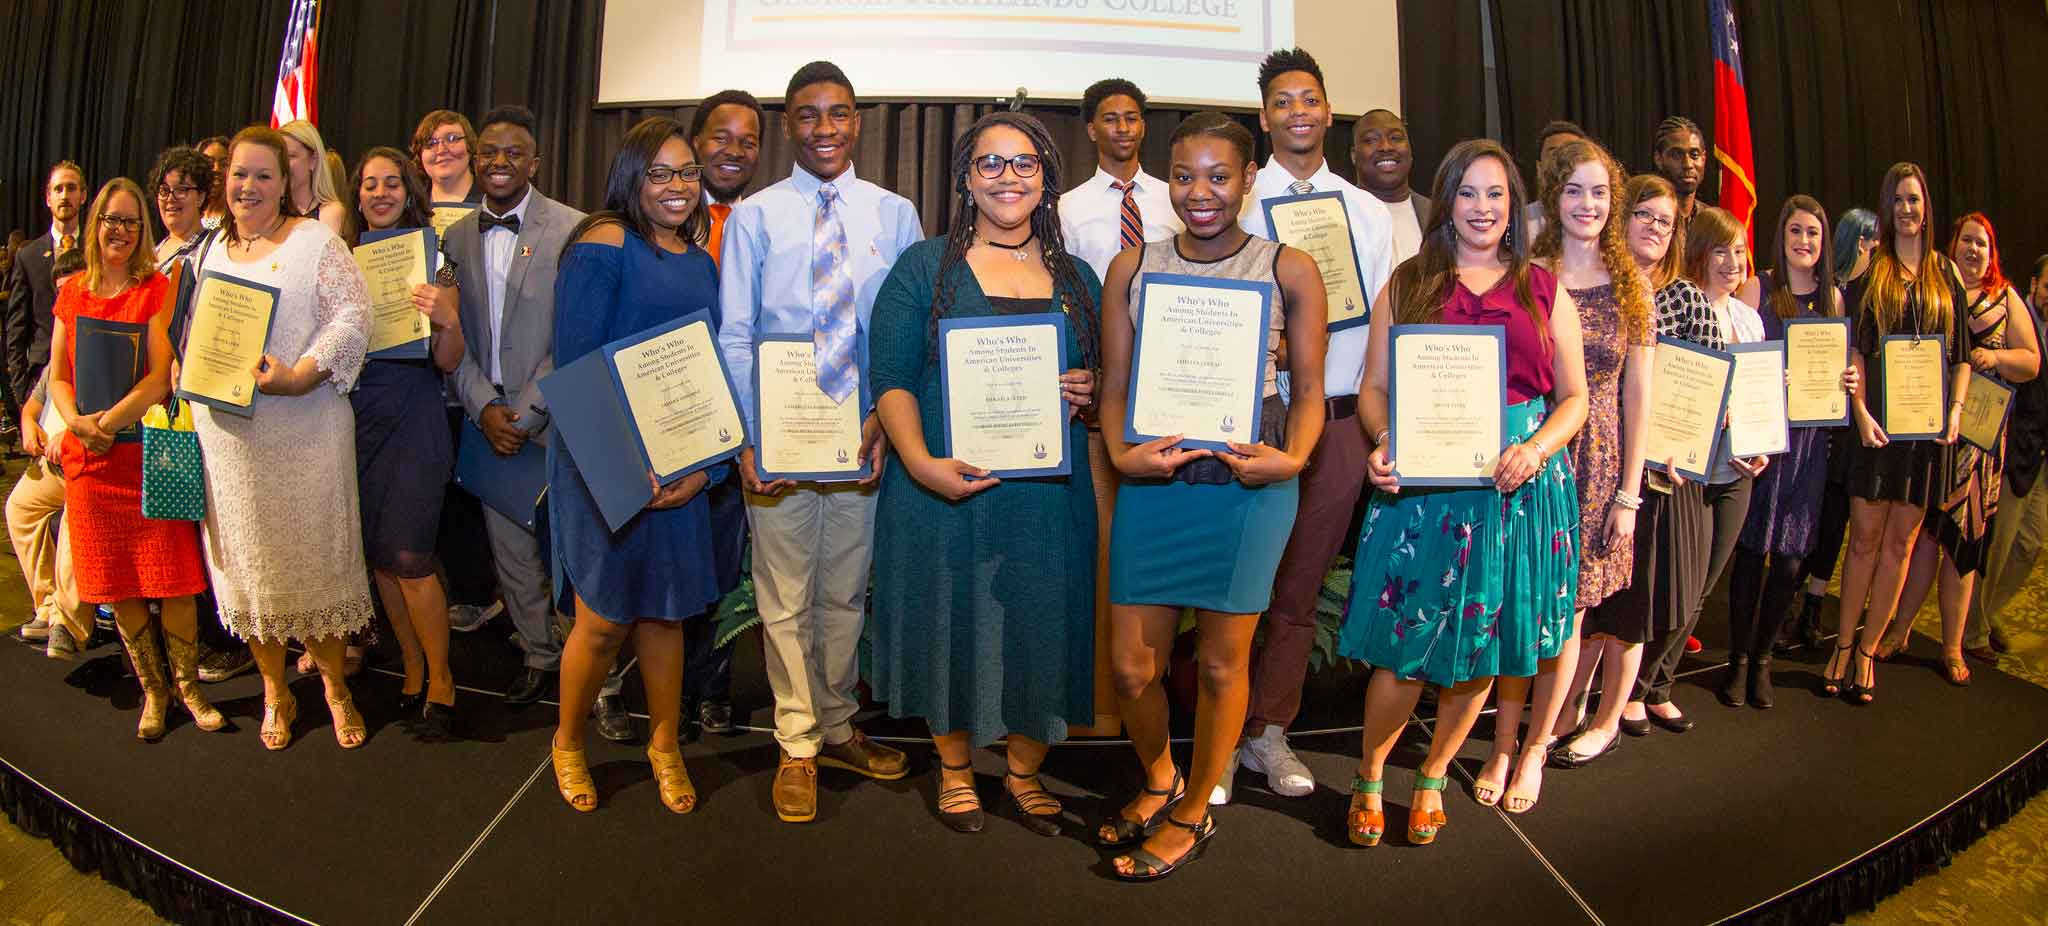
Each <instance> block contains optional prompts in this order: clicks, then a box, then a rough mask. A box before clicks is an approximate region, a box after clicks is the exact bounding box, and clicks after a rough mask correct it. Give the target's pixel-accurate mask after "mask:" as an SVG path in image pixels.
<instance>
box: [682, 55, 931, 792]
mask: <svg viewBox="0 0 2048 926" xmlns="http://www.w3.org/2000/svg"><path fill="white" fill-rule="evenodd" d="M783 99H784V106H785V109H786V112H787V113H788V117H787V119H786V120H785V124H786V126H787V129H788V132H789V140H790V143H791V144H792V146H794V147H795V149H796V168H795V170H793V171H792V172H791V174H790V176H789V177H788V178H787V179H785V180H783V181H781V182H779V183H776V184H775V185H773V186H771V187H769V188H767V189H765V190H762V191H761V192H760V193H757V194H755V195H754V196H752V197H749V198H748V199H747V200H745V201H744V202H741V203H740V204H739V205H737V206H734V207H733V210H732V215H731V216H730V217H729V218H728V219H727V220H726V226H725V240H724V242H723V253H722V255H721V258H722V259H721V260H720V262H719V268H720V270H719V272H720V287H719V288H720V295H719V299H720V304H721V308H722V310H723V322H722V325H721V327H720V329H719V332H718V344H719V350H720V351H721V352H723V354H724V355H725V362H726V366H727V369H729V370H730V371H731V374H732V382H733V386H734V388H735V391H736V392H737V393H738V395H739V400H740V410H741V413H742V414H744V415H746V416H747V421H748V425H749V428H750V430H752V432H753V433H759V428H758V424H759V421H760V418H759V409H758V408H757V407H756V405H755V395H754V391H753V383H754V339H755V338H756V337H757V336H759V335H764V334H811V335H814V336H815V337H817V338H818V339H819V341H820V353H819V367H820V372H821V376H820V385H821V386H822V387H825V388H827V391H828V393H829V392H830V391H831V389H832V388H833V387H834V386H836V387H838V388H840V389H842V390H846V391H847V394H845V396H844V398H843V399H841V401H846V402H858V401H860V392H859V390H858V388H851V387H854V386H857V377H859V376H865V375H867V374H866V372H865V369H864V368H865V344H866V343H867V337H866V335H867V327H868V315H869V313H870V312H871V311H872V310H873V309H874V305H875V293H876V292H877V291H878V290H880V289H881V287H882V280H883V279H884V278H885V277H887V276H888V273H889V268H890V266H891V265H893V264H895V262H896V257H897V255H899V254H901V253H903V250H904V249H905V248H908V247H910V246H911V245H912V244H915V243H916V242H918V241H920V240H923V238H924V229H923V227H922V226H920V225H919V224H918V220H917V209H916V207H914V206H912V205H911V204H910V201H909V200H907V199H904V198H903V197H901V196H897V195H896V194H894V193H891V192H889V191H887V190H884V189H882V188H881V187H878V186H876V185H874V184H872V183H869V182H867V181H865V180H861V179H859V178H858V177H856V176H855V175H854V172H853V149H854V146H855V145H856V144H858V143H859V141H860V112H859V110H858V109H857V108H856V104H855V101H854V96H853V84H852V83H851V82H850V81H848V80H847V77H846V74H845V73H844V72H842V71H841V70H840V69H839V68H838V67H837V66H836V65H833V64H832V63H830V62H826V61H817V62H812V63H810V64H807V65H804V66H803V67H802V68H801V69H799V70H798V71H797V72H796V75H795V76H794V77H792V78H790V81H789V90H788V92H787V94H786V95H785V96H784V98H783ZM814 280H816V281H818V282H817V283H816V284H814V282H813V281H814ZM828 368H830V370H831V371H832V374H833V375H829V376H828V375H827V374H828ZM828 379H829V380H830V381H831V383H832V384H833V385H832V386H826V383H827V381H828ZM864 412H865V414H866V419H865V421H864V424H863V431H864V440H863V442H862V445H861V452H862V454H864V455H866V456H867V457H868V459H869V461H870V462H871V463H872V465H873V466H872V468H873V473H874V475H873V476H871V477H869V478H868V479H867V480H865V481H863V482H861V483H859V484H857V485H856V484H844V483H842V484H835V485H818V484H803V485H799V484H797V483H794V482H791V481H789V480H785V479H778V480H776V481H774V482H766V483H764V482H763V481H762V480H761V474H760V470H759V468H758V467H757V466H756V465H755V462H754V453H753V450H752V449H751V448H749V449H747V450H745V451H742V452H741V456H740V466H739V470H740V478H741V480H742V482H743V484H744V485H745V487H746V489H747V519H748V522H749V524H750V525H751V526H752V527H753V533H754V561H753V568H754V590H755V595H756V597H757V600H758V604H759V608H760V612H761V629H762V635H761V636H762V648H763V649H764V650H765V651H766V655H767V661H768V685H769V687H770V688H771V689H773V690H774V693H775V739H776V741H777V743H779V744H780V745H781V747H782V757H781V762H780V764H779V765H778V766H777V768H776V771H775V784H774V788H773V795H772V796H773V803H774V804H775V813H776V816H778V817H780V818H781V819H782V820H784V821H785V822H790V823H803V822H808V821H809V820H811V819H813V818H814V817H815V816H816V815H817V777H818V766H820V765H823V766H826V767H828V768H840V769H846V770H848V771H852V772H856V773H858V774H862V775H866V776H867V777H869V778H875V779H880V780H893V779H897V778H902V777H903V776H904V775H905V774H906V773H907V771H908V765H907V763H906V762H905V760H904V756H903V753H901V752H899V751H897V750H895V749H891V748H889V747H887V746H882V745H879V744H877V743H874V742H871V741H869V740H868V739H867V738H866V737H865V736H863V735H861V733H860V731H859V730H856V729H854V727H853V723H852V721H853V715H854V712H855V711H856V710H858V709H859V707H860V702H859V699H858V697H857V696H856V695H855V694H854V686H855V684H856V683H858V682H859V680H860V664H859V659H860V657H859V649H858V647H859V644H860V629H861V620H862V616H863V614H864V613H865V611H866V602H867V588H868V566H869V563H870V560H871V555H872V546H873V540H874V533H875V488H874V484H875V482H876V481H877V479H879V478H880V476H881V473H882V459H883V457H885V456H886V455H887V453H888V446H887V444H888V441H887V440H886V438H884V437H883V435H882V428H881V422H880V421H879V420H878V419H877V418H876V417H875V415H874V411H873V410H872V409H865V410H864Z"/></svg>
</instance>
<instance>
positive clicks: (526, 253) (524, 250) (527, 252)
mask: <svg viewBox="0 0 2048 926" xmlns="http://www.w3.org/2000/svg"><path fill="white" fill-rule="evenodd" d="M519 256H520V257H532V256H533V245H530V244H522V245H520V246H519Z"/></svg>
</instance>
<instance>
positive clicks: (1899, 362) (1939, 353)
mask: <svg viewBox="0 0 2048 926" xmlns="http://www.w3.org/2000/svg"><path fill="white" fill-rule="evenodd" d="M1947 353H1948V352H1947V350H1945V349H1944V345H1943V343H1942V339H1941V338H1938V337H1913V336H1912V335H1892V336H1890V337H1887V338H1885V340H1884V355H1883V356H1884V361H1883V362H1884V431H1885V434H1886V435H1887V436H1889V437H1891V438H1893V439H1904V440H1926V439H1930V438H1934V437H1939V436H1940V435H1941V429H1942V425H1943V423H1944V422H1943V418H1942V413H1943V412H1944V411H1946V409H1944V408H1943V407H1942V406H1943V403H1945V402H1946V401H1947V400H1948V383H1947V381H1946V379H1945V377H1947V376H1948V357H1947Z"/></svg>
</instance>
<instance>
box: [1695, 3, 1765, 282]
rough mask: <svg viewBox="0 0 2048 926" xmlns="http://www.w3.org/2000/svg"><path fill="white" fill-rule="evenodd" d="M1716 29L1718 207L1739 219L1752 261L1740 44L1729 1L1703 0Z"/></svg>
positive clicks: (1750, 163) (1752, 208)
mask: <svg viewBox="0 0 2048 926" xmlns="http://www.w3.org/2000/svg"><path fill="white" fill-rule="evenodd" d="M1707 17H1708V18H1709V19H1710V20H1711V23H1710V25H1711V26H1712V29H1713V34H1714V160H1716V161H1719V162H1720V164H1721V197H1720V199H1721V208H1723V209H1726V210H1728V211H1729V212H1732V213H1735V217H1736V218H1738V219H1741V220H1742V228H1743V233H1744V234H1745V235H1746V236H1747V237H1748V239H1749V240H1748V241H1746V242H1744V243H1745V244H1746V245H1747V246H1748V248H1749V252H1750V260H1751V263H1752V266H1753V265H1754V262H1755V259H1756V258H1755V255H1756V222H1755V219H1756V158H1755V157H1754V156H1753V154H1752V152H1751V149H1750V145H1749V94H1748V92H1747V91H1746V90H1745V89H1744V88H1743V86H1742V45H1741V43H1740V42H1739V41H1738V40H1737V38H1736V35H1737V33H1736V29H1735V11H1734V10H1733V9H1731V8H1729V5H1728V0H1712V2H1710V3H1708V4H1707Z"/></svg>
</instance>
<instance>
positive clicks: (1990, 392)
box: [1957, 372, 2013, 453]
mask: <svg viewBox="0 0 2048 926" xmlns="http://www.w3.org/2000/svg"><path fill="white" fill-rule="evenodd" d="M2012 397H2013V390H2012V387H2011V386H2008V385H2006V384H2004V383H2001V382H1999V381H1998V380H1995V379H1992V378H1991V377H1989V376H1985V375H1984V374H1982V373H1975V372H1973V373H1971V374H1970V391H1969V392H1967V393H1964V395H1963V426H1962V429H1961V430H1960V431H1959V432H1957V433H1958V436H1960V437H1961V438H1962V439H1964V440H1966V441H1969V442H1970V445H1971V446H1973V447H1976V448H1977V449H1979V450H1988V451H1991V452H1993V453H1996V452H1998V437H1999V432H2001V431H2004V430H2005V419H2006V417H2007V415H2008V414H2009V410H2010V409H2011V408H2012Z"/></svg>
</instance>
